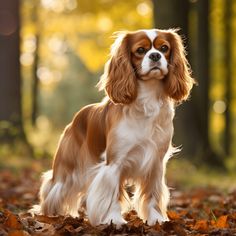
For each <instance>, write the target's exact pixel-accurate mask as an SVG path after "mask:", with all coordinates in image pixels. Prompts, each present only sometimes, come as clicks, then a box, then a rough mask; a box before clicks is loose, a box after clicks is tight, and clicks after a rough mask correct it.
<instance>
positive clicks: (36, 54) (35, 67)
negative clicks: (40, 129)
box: [31, 1, 40, 126]
mask: <svg viewBox="0 0 236 236" xmlns="http://www.w3.org/2000/svg"><path fill="white" fill-rule="evenodd" d="M38 7H39V3H38V1H35V4H34V9H33V11H32V21H33V23H34V24H35V30H36V32H35V52H34V63H33V71H32V74H33V83H32V113H31V123H32V125H33V126H35V124H36V119H37V116H38V90H39V79H38V76H37V70H38V64H39V45H40V33H39V24H38V23H39V22H38V20H39V19H38Z"/></svg>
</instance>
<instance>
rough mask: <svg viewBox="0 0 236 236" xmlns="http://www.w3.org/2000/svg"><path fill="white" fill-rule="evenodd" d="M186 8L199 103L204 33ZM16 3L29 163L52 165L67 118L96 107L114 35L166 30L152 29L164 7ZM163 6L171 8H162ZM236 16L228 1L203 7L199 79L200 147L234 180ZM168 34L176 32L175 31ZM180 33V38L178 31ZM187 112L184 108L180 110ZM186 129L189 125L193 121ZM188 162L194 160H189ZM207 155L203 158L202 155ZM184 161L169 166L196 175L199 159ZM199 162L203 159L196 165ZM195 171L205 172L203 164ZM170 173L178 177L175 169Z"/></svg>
mask: <svg viewBox="0 0 236 236" xmlns="http://www.w3.org/2000/svg"><path fill="white" fill-rule="evenodd" d="M158 2H160V5H158ZM174 2H178V1H174ZM181 2H183V1H182V0H181V1H179V3H181ZM185 2H188V4H189V5H190V7H189V10H188V13H187V12H186V15H187V19H188V29H189V31H188V35H187V40H186V42H187V43H188V45H187V50H188V52H189V56H188V58H189V60H190V63H191V65H192V69H193V74H194V75H196V79H197V81H199V85H198V86H196V87H195V89H194V91H196V92H193V101H195V100H194V99H195V97H201V89H202V83H201V81H202V80H204V78H203V79H202V78H201V79H199V78H198V73H197V72H198V69H197V68H198V67H197V66H196V64H197V63H196V59H195V56H194V55H195V54H197V53H198V51H200V50H201V48H200V46H199V44H197V43H196V41H197V38H198V35H199V34H201V33H203V34H204V32H201V31H197V33H196V28H197V25H198V22H199V20H198V19H197V14H198V13H197V11H198V3H199V1H197V0H191V1H185ZM20 3H21V4H20V19H21V28H20V38H21V43H20V58H19V60H20V65H21V80H22V88H21V91H22V109H23V125H24V129H25V133H26V137H27V140H28V142H29V144H30V145H31V146H32V147H33V153H34V156H35V158H39V159H40V158H41V156H44V155H46V156H49V157H52V155H53V153H54V152H55V149H56V144H57V142H58V139H59V135H60V133H61V132H62V130H63V128H64V127H65V125H66V124H68V123H69V122H70V121H71V119H72V117H73V115H74V113H75V112H77V111H78V110H79V109H80V108H81V107H82V106H84V105H86V104H89V103H93V102H98V101H100V100H101V98H102V97H103V95H104V94H103V93H98V91H97V89H96V88H95V85H96V83H97V82H98V80H99V77H100V75H101V74H102V72H103V67H104V63H105V62H106V60H107V59H108V56H109V47H110V45H111V44H112V42H113V38H112V34H113V32H115V31H120V30H137V29H142V28H153V27H161V28H162V25H165V24H163V23H162V22H160V23H159V22H158V20H156V15H158V14H159V11H160V12H162V5H163V4H165V1H158V0H157V1H155V0H153V1H151V0H129V1H127V0H116V1H115V0H93V1H87V0H41V1H39V0H34V1H33V0H22V1H21V2H20ZM228 3H230V4H231V15H230V19H227V11H228V7H227V4H228ZM166 4H172V3H171V1H166ZM235 13H236V2H235V1H228V0H227V1H224V0H210V1H209V15H208V19H209V32H208V33H209V40H210V43H209V55H208V57H209V58H208V61H209V75H210V79H209V78H205V80H209V88H208V94H209V100H208V101H207V102H208V103H209V109H208V111H209V117H208V118H207V119H209V126H208V129H209V130H208V131H209V132H207V136H209V137H207V139H208V141H209V145H210V146H212V149H213V151H214V153H217V156H220V159H221V161H222V163H224V164H225V168H226V170H227V173H228V176H234V174H233V173H234V172H235V170H236V157H235V154H236V142H235V136H236V132H235V130H236V129H235V124H236V122H235V121H236V104H235V103H236V99H235V95H234V94H235V91H236V85H235V84H236V83H233V81H235V79H234V76H235V73H236V71H235V67H234V66H233V65H234V64H235V52H236V48H235V45H234V40H233V36H234V35H235V33H236V32H235V29H236V17H235ZM162 14H163V13H162ZM179 17H181V16H179ZM157 19H158V17H157ZM176 19H177V18H176ZM177 21H178V20H177ZM227 22H230V32H231V37H230V38H227V36H226V33H227V32H226V30H227ZM170 27H176V25H173V26H170ZM180 27H181V26H180ZM0 28H1V27H0ZM13 31H14V27H13ZM181 33H182V34H184V33H185V32H184V31H181ZM2 34H3V32H2ZM5 34H11V32H5ZM227 45H229V47H230V52H231V54H230V57H231V58H230V59H229V58H227V54H226V47H227ZM229 68H230V69H229ZM229 71H230V75H231V86H230V94H231V96H230V101H229V97H228V96H227V95H228V93H229V89H228V88H227V86H226V77H227V73H228V72H229ZM200 101H201V100H200ZM191 104H192V103H191V102H188V106H186V109H188V107H189V106H191ZM195 105H196V104H195ZM182 106H183V107H184V106H185V105H184V104H183V105H182ZM197 106H198V107H200V106H201V104H200V103H198V104H197ZM183 109H184V108H183ZM186 109H185V110H186ZM178 112H181V109H177V121H178V117H180V118H181V115H179V116H178ZM190 112H191V111H190ZM226 112H228V113H227V116H228V115H229V117H230V124H229V123H227V117H226ZM198 115H199V117H201V116H204V114H203V113H201V112H198ZM190 122H191V121H190ZM226 124H228V126H229V130H230V137H231V138H230V139H228V138H226V135H225V131H226V127H228V126H227V125H226ZM192 125H193V126H194V125H195V124H194V121H193V124H192ZM178 133H180V131H179V130H178V128H177V138H176V139H175V142H176V144H177V145H181V144H183V149H184V148H185V147H186V146H184V145H188V144H185V143H182V140H181V139H178ZM181 135H182V136H186V137H190V136H193V135H194V134H193V133H190V132H188V130H185V131H183V133H182V134H181ZM228 137H229V136H228ZM195 141H196V147H197V145H198V142H200V141H201V140H199V139H197V137H196V140H195ZM225 142H230V149H229V150H230V151H227V152H226V151H225ZM187 148H188V147H187ZM9 150H11V151H13V150H12V149H11V148H9V147H8V148H6V147H5V146H4V145H2V147H0V154H1V156H2V157H4V156H6V155H7V153H8V151H9ZM199 150H200V149H199ZM201 151H203V152H204V151H206V150H201ZM206 152H207V151H206ZM194 155H195V156H196V153H194ZM199 155H200V154H199ZM201 155H202V154H201ZM203 155H204V154H203ZM206 155H208V154H207V153H206ZM2 159H3V158H2ZM191 159H192V158H191V155H189V154H188V155H186V156H184V157H181V159H177V161H176V162H181V163H184V164H183V166H181V168H186V171H189V173H196V172H197V169H198V167H196V166H198V165H197V164H196V163H197V162H198V161H196V160H198V158H196V157H194V158H193V159H194V162H192V160H191ZM203 160H204V158H203ZM200 161H202V158H199V162H200ZM174 163H175V161H174ZM201 164H203V165H201V166H204V161H203V163H201ZM4 166H5V165H4ZM208 167H209V166H208ZM208 167H207V168H208ZM172 168H173V170H174V171H177V169H178V165H177V167H176V166H174V167H172ZM204 168H205V167H204ZM210 169H211V168H210ZM170 176H171V174H170ZM196 178H198V176H197V177H196ZM204 181H205V180H203V181H202V182H204Z"/></svg>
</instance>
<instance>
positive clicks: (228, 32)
mask: <svg viewBox="0 0 236 236" xmlns="http://www.w3.org/2000/svg"><path fill="white" fill-rule="evenodd" d="M232 11H233V1H232V0H226V1H225V19H224V20H225V68H226V69H225V72H226V75H225V78H226V81H225V89H226V92H225V100H226V111H225V137H224V141H225V142H224V150H225V154H226V155H227V156H230V154H231V140H232V135H233V134H232V132H231V129H232V114H231V109H232V100H233V99H232V86H233V81H232V73H233V71H232V64H231V63H232V60H233V55H232V42H231V40H232V26H231V21H232V15H233V13H232Z"/></svg>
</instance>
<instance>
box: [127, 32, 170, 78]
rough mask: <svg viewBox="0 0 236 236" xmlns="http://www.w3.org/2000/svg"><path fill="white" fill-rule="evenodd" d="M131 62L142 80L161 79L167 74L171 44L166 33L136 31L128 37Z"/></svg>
mask: <svg viewBox="0 0 236 236" xmlns="http://www.w3.org/2000/svg"><path fill="white" fill-rule="evenodd" d="M130 41H131V42H130V44H131V45H132V46H131V62H132V66H133V67H134V71H135V72H136V74H137V77H138V78H140V79H142V80H149V79H152V78H154V79H163V78H164V77H165V75H167V74H168V64H169V60H170V52H171V45H170V43H169V41H168V40H167V38H166V35H165V34H163V33H161V32H158V31H156V30H146V31H141V32H136V33H134V34H133V35H132V37H130Z"/></svg>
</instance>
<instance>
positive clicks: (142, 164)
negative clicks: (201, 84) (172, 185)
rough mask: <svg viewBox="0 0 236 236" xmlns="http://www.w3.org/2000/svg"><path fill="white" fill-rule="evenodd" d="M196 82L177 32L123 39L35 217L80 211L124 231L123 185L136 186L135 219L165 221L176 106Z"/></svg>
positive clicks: (69, 132) (60, 152)
mask: <svg viewBox="0 0 236 236" xmlns="http://www.w3.org/2000/svg"><path fill="white" fill-rule="evenodd" d="M193 83H194V80H193V79H192V78H191V73H190V68H189V65H188V62H187V60H186V57H185V50H184V47H183V44H182V40H181V37H180V36H179V35H178V34H177V33H176V31H175V30H172V29H170V30H158V29H152V30H139V31H135V32H123V33H119V34H118V36H117V39H116V40H115V42H114V44H113V45H112V49H111V56H110V59H109V61H108V62H107V63H106V66H105V72H104V74H103V76H102V78H101V80H100V82H99V88H100V89H105V91H106V94H107V96H106V98H105V99H104V100H103V101H102V102H101V103H98V104H92V105H88V106H86V107H84V108H82V109H81V110H80V111H79V112H78V113H77V114H76V115H75V117H74V119H73V121H72V122H71V123H70V124H69V125H68V126H67V127H66V129H65V131H64V133H63V134H62V136H61V139H60V142H59V146H58V149H57V152H56V154H55V158H54V162H53V167H52V170H50V171H48V172H46V173H45V174H44V175H43V182H42V186H41V189H40V206H39V207H38V212H39V213H42V214H47V215H55V214H61V215H65V214H70V215H73V216H74V215H77V214H78V210H80V209H81V208H83V209H85V210H86V213H87V215H88V219H89V221H90V223H91V224H92V225H98V224H105V223H110V222H111V221H112V222H113V223H114V224H117V225H121V224H123V223H125V220H124V219H123V218H122V214H121V209H122V210H123V207H124V205H125V204H124V203H125V202H127V201H128V200H129V197H128V195H127V193H126V191H125V188H124V186H125V185H126V184H127V182H128V181H132V183H134V184H135V186H136V188H135V192H134V196H133V197H132V199H131V201H130V202H131V203H133V206H134V208H135V209H136V211H137V213H138V215H139V216H140V217H141V218H142V219H143V220H144V221H147V223H148V224H149V225H153V224H155V223H156V221H158V222H163V221H166V220H168V217H167V213H166V212H167V204H168V201H169V191H168V188H167V186H166V184H165V168H166V162H167V160H168V159H169V157H170V156H171V154H172V153H173V150H174V149H173V148H172V145H171V140H172V136H173V117H174V113H175V104H177V103H180V102H182V101H184V100H186V99H187V98H188V95H189V92H190V90H191V88H192V86H193Z"/></svg>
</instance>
